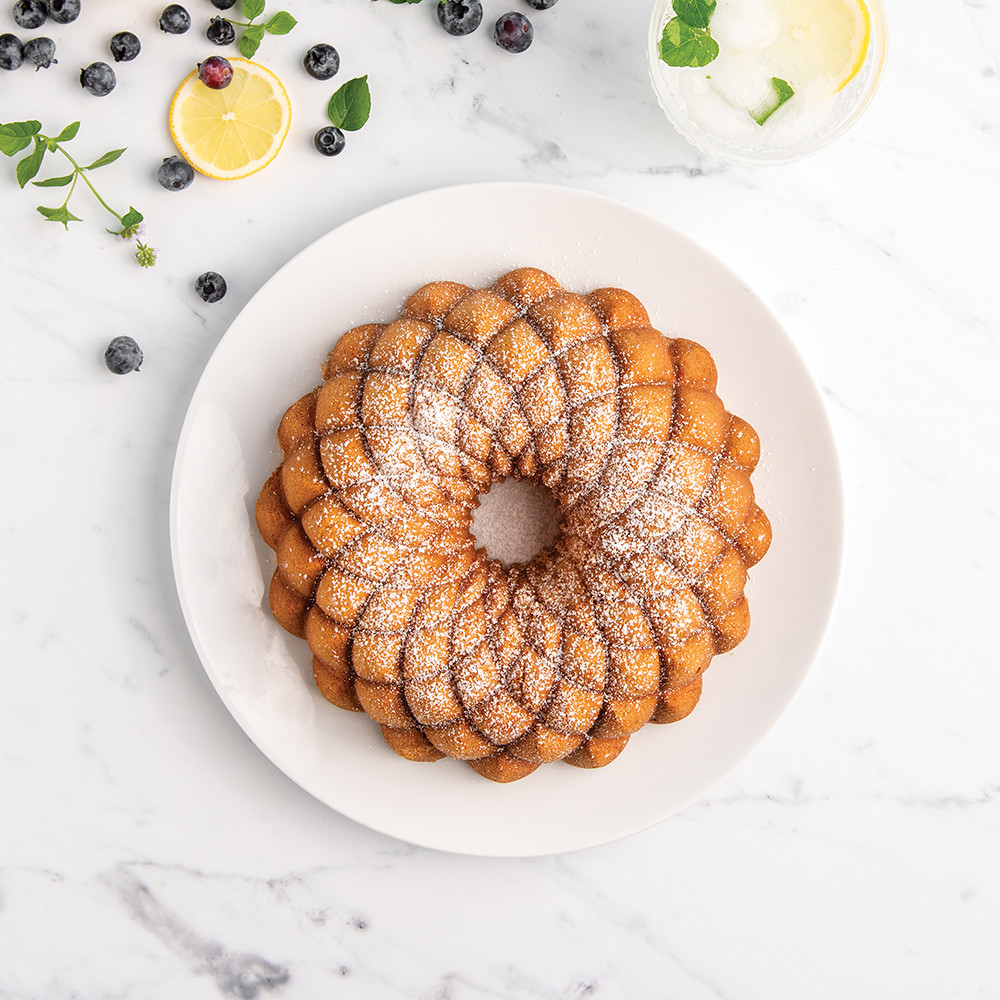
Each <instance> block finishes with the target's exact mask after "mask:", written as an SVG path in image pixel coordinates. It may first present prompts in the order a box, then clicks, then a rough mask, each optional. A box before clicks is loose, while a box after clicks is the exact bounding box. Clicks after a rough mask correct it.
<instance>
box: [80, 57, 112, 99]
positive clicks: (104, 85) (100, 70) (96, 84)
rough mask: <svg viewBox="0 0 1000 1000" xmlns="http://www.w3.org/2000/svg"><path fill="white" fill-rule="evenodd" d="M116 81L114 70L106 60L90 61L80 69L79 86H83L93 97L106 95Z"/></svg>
mask: <svg viewBox="0 0 1000 1000" xmlns="http://www.w3.org/2000/svg"><path fill="white" fill-rule="evenodd" d="M117 82H118V79H117V77H116V76H115V71H114V70H113V69H112V68H111V67H110V66H109V65H108V64H107V63H106V62H95V63H91V64H90V65H89V66H88V67H87V68H86V69H82V70H80V86H81V87H85V88H86V89H87V90H89V91H90V92H91V93H92V94H93V95H94V96H95V97H107V96H108V94H110V93H111V91H112V90H114V89H115V84H116V83H117Z"/></svg>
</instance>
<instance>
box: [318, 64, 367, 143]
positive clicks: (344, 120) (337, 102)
mask: <svg viewBox="0 0 1000 1000" xmlns="http://www.w3.org/2000/svg"><path fill="white" fill-rule="evenodd" d="M371 111H372V95H371V91H370V90H369V89H368V77H367V76H359V77H356V78H355V79H353V80H348V81H347V83H345V84H343V85H342V86H341V87H339V88H338V90H337V92H336V93H335V94H334V95H333V97H331V98H330V103H329V104H328V105H327V108H326V114H327V117H328V118H329V119H330V121H331V122H333V124H334V125H336V126H337V128H342V129H344V130H345V131H346V132H356V131H357V130H358V129H359V128H361V126H362V125H364V123H365V122H366V121H368V116H369V115H370V114H371Z"/></svg>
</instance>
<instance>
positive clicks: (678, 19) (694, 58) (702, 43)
mask: <svg viewBox="0 0 1000 1000" xmlns="http://www.w3.org/2000/svg"><path fill="white" fill-rule="evenodd" d="M715 5H716V0H674V15H675V16H674V17H672V18H670V20H669V21H667V23H666V24H665V25H664V26H663V37H662V38H661V39H660V58H661V59H662V60H663V61H664V62H665V63H666V64H667V65H668V66H707V65H708V64H709V63H710V62H712V60H713V59H715V57H716V56H717V55H718V54H719V43H718V42H717V41H716V40H715V39H714V38H713V37H712V33H711V32H710V31H709V30H708V23H709V21H710V20H711V19H712V14H713V13H714V12H715Z"/></svg>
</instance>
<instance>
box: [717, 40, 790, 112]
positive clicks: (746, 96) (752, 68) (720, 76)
mask: <svg viewBox="0 0 1000 1000" xmlns="http://www.w3.org/2000/svg"><path fill="white" fill-rule="evenodd" d="M705 72H706V75H707V76H708V79H709V85H710V86H711V88H712V89H713V90H714V91H715V92H716V93H717V94H719V96H720V97H722V99H723V100H724V101H726V103H727V104H731V105H732V106H733V107H734V108H741V109H743V110H744V111H749V109H750V108H756V107H759V106H760V105H762V104H765V103H766V102H767V101H769V100H770V99H771V98H772V97H773V95H774V87H773V85H772V84H771V73H770V72H769V71H768V69H767V67H766V65H764V64H763V63H762V62H761V60H759V59H756V58H754V57H753V56H749V55H743V54H742V53H740V52H733V51H732V50H728V51H726V52H725V53H724V54H720V55H719V58H718V59H716V60H715V62H713V63H710V64H709V65H708V66H706V67H705Z"/></svg>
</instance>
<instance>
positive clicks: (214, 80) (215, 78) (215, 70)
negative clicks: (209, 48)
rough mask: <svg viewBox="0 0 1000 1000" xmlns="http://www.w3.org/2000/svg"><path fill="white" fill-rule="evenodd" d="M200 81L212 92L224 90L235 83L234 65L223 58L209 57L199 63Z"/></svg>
mask: <svg viewBox="0 0 1000 1000" xmlns="http://www.w3.org/2000/svg"><path fill="white" fill-rule="evenodd" d="M198 79H199V80H201V82H202V83H203V84H205V86H206V87H209V88H211V89H212V90H222V89H223V88H224V87H228V86H229V85H230V84H231V83H232V82H233V65H232V63H231V62H230V61H229V60H228V59H223V58H222V56H209V57H208V58H207V59H205V60H203V61H202V62H200V63H198Z"/></svg>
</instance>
